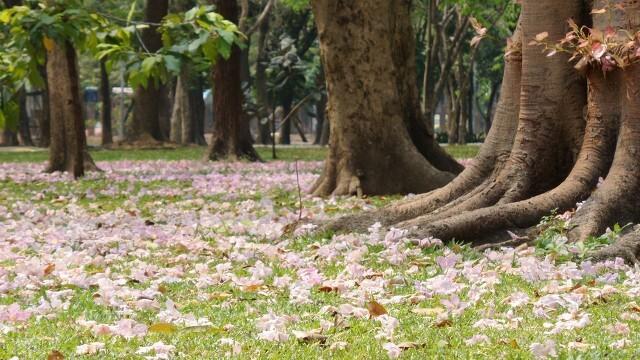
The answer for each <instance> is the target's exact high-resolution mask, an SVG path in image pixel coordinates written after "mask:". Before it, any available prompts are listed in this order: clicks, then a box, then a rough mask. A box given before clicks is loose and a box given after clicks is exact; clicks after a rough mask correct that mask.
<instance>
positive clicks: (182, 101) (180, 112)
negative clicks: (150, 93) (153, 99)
mask: <svg viewBox="0 0 640 360" xmlns="http://www.w3.org/2000/svg"><path fill="white" fill-rule="evenodd" d="M189 77H190V74H189V69H188V68H187V67H186V66H185V67H183V69H182V71H181V72H180V76H178V80H177V82H176V91H175V95H174V101H173V112H172V115H171V141H172V142H174V143H177V144H181V145H187V144H191V143H193V140H194V138H193V124H192V123H191V121H192V120H193V116H192V114H191V101H190V99H189V95H190V92H189V83H190V81H189Z"/></svg>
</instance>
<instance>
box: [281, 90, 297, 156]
mask: <svg viewBox="0 0 640 360" xmlns="http://www.w3.org/2000/svg"><path fill="white" fill-rule="evenodd" d="M292 103H293V94H288V93H285V94H283V96H282V110H283V111H282V113H283V115H282V116H283V117H282V118H283V119H284V118H286V117H287V116H288V115H289V113H290V112H291V106H292ZM293 121H294V120H293V116H292V117H290V118H289V120H287V121H286V122H284V123H281V124H280V144H281V145H291V123H292V122H293Z"/></svg>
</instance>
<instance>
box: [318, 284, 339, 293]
mask: <svg viewBox="0 0 640 360" xmlns="http://www.w3.org/2000/svg"><path fill="white" fill-rule="evenodd" d="M318 291H320V292H323V293H331V292H336V293H337V292H338V288H337V287H333V286H321V287H319V288H318Z"/></svg>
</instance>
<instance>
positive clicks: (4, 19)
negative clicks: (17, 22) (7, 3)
mask: <svg viewBox="0 0 640 360" xmlns="http://www.w3.org/2000/svg"><path fill="white" fill-rule="evenodd" d="M11 17H12V16H11V10H3V11H2V12H0V22H1V23H3V24H8V23H10V22H11Z"/></svg>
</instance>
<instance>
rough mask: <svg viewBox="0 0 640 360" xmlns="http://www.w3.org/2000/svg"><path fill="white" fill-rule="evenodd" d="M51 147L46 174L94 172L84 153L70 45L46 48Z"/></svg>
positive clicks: (74, 61) (83, 133)
mask: <svg viewBox="0 0 640 360" xmlns="http://www.w3.org/2000/svg"><path fill="white" fill-rule="evenodd" d="M47 76H48V79H47V80H48V81H47V83H48V84H49V100H50V104H49V105H50V108H49V109H50V111H51V145H50V147H49V165H48V167H47V169H46V170H45V171H46V172H55V171H67V172H69V173H71V174H73V176H74V177H75V178H78V177H80V176H83V175H84V172H85V170H93V169H95V164H94V163H93V160H92V159H91V156H90V155H89V153H88V152H87V149H86V146H87V140H86V136H85V128H84V120H83V118H82V100H81V99H82V98H81V97H80V82H79V76H78V64H77V58H76V51H75V49H74V48H73V45H72V44H70V43H62V44H60V43H54V45H53V46H52V47H51V48H49V49H47Z"/></svg>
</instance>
